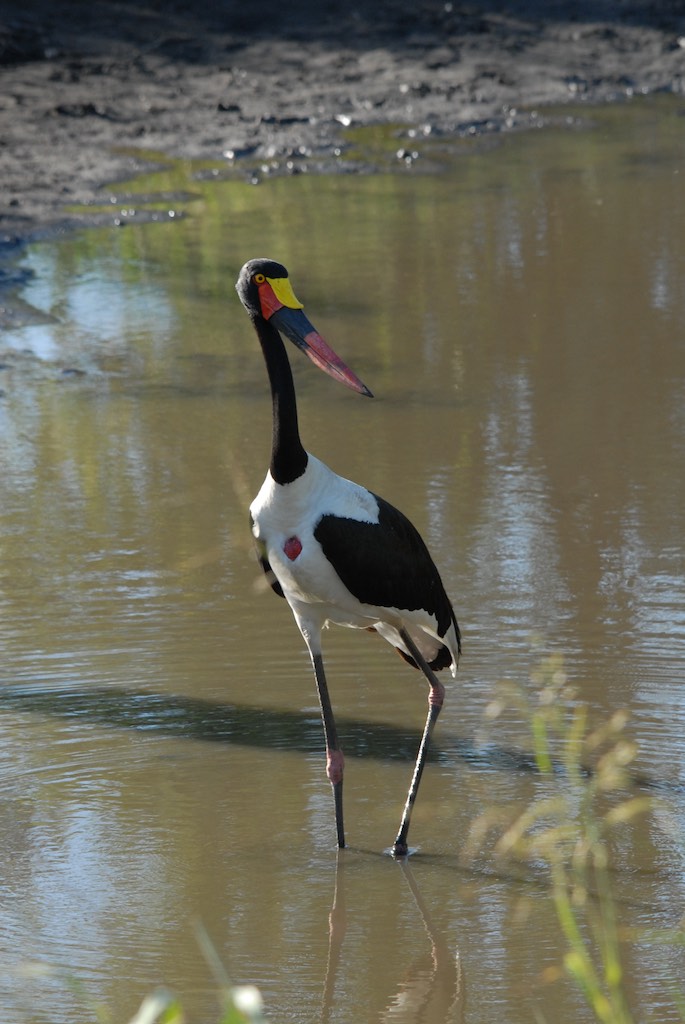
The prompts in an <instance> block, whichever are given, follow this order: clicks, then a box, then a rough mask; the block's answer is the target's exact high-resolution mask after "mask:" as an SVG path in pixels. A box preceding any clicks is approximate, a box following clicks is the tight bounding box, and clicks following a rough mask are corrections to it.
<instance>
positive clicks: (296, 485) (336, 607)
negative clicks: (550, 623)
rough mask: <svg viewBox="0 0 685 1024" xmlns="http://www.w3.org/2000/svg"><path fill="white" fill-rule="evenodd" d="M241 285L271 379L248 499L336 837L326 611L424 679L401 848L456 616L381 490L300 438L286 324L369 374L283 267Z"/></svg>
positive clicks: (314, 354)
mask: <svg viewBox="0 0 685 1024" xmlns="http://www.w3.org/2000/svg"><path fill="white" fill-rule="evenodd" d="M236 289H237V291H238V295H239V296H240V300H241V302H242V304H243V306H244V307H245V309H246V310H247V313H248V315H249V317H250V319H251V320H252V324H253V326H254V329H255V331H256V332H257V337H258V338H259V342H260V344H261V347H262V352H263V354H264V360H265V362H266V369H267V372H268V374H269V382H270V384H271V396H272V403H273V435H272V446H271V463H270V466H269V471H268V473H267V474H266V479H265V480H264V483H263V485H262V488H261V490H260V492H259V494H258V495H257V497H256V498H255V500H254V501H253V502H252V505H251V506H250V519H251V524H252V533H253V535H254V538H255V541H256V544H257V551H258V557H259V560H260V562H261V565H262V568H263V569H264V571H265V573H266V574H267V577H268V579H269V581H270V583H271V586H272V588H273V589H274V590H275V592H276V593H277V594H279V595H280V596H281V597H285V599H286V600H287V602H288V604H289V605H290V607H291V609H292V612H293V615H294V616H295V621H296V622H297V625H298V626H299V628H300V632H301V633H302V636H303V637H304V640H305V643H306V644H307V647H308V649H309V654H310V657H311V660H312V665H313V668H314V675H315V677H316V685H317V689H318V693H319V701H320V704H321V715H322V718H323V727H324V734H325V741H326V773H327V775H328V778H329V780H330V782H331V785H332V787H333V793H334V797H335V819H336V827H337V838H338V846H339V847H341V848H342V847H344V845H345V832H344V828H343V806H342V783H343V766H344V758H343V753H342V750H341V749H340V744H339V742H338V734H337V731H336V726H335V719H334V716H333V709H332V706H331V701H330V697H329V694H328V686H327V683H326V676H325V673H324V666H323V658H322V653H321V630H322V629H323V627H324V626H325V625H326V624H327V623H328V622H335V623H338V624H339V625H342V626H351V627H353V628H356V629H369V630H371V631H375V632H377V633H380V635H381V636H382V637H383V638H384V639H385V640H387V641H388V642H389V643H391V644H392V645H393V647H395V648H396V649H397V650H398V651H399V653H400V654H401V655H402V656H403V658H404V659H405V660H406V661H408V662H409V664H410V665H413V666H414V668H418V669H420V670H421V671H422V672H423V674H424V675H425V677H426V679H427V680H428V684H429V686H430V691H429V695H428V705H429V707H428V717H427V719H426V725H425V728H424V732H423V737H422V740H421V744H420V747H419V751H418V755H417V758H416V765H415V768H414V774H413V777H412V780H411V784H410V786H409V792H408V794H407V799H406V803H405V806H404V812H403V815H402V821H401V824H400V828H399V831H398V833H397V838H396V839H395V842H394V844H393V847H392V852H393V854H395V855H396V856H404V855H406V854H407V853H408V847H407V835H408V832H409V820H410V816H411V811H412V807H413V805H414V801H415V799H416V794H417V792H418V788H419V782H420V781H421V775H422V773H423V768H424V763H425V759H426V752H427V750H428V745H429V742H430V737H431V733H432V731H433V727H434V725H435V722H436V721H437V718H438V715H439V713H440V709H441V707H442V704H443V699H444V695H445V688H444V686H443V685H442V683H441V682H440V681H439V680H438V678H437V677H436V675H435V671H436V670H438V669H442V668H451V670H452V675H455V674H456V667H457V661H458V658H459V654H460V651H461V638H460V633H459V626H458V625H457V620H456V618H455V615H454V611H453V610H452V605H451V604H450V601H449V598H448V597H447V595H446V593H445V589H444V587H443V585H442V581H441V579H440V575H439V573H438V570H437V569H436V567H435V565H434V563H433V560H432V559H431V557H430V555H429V553H428V550H427V548H426V545H425V544H424V542H423V540H422V539H421V537H420V535H419V533H418V531H417V530H416V529H415V527H414V526H413V525H412V524H411V523H410V522H409V520H408V519H407V518H406V516H404V515H403V514H402V513H401V512H399V511H398V510H397V509H396V508H393V506H392V505H390V504H389V503H388V502H387V501H384V500H383V498H379V497H378V496H377V495H376V494H373V493H372V492H371V491H368V490H367V489H366V488H365V487H361V486H360V485H359V484H355V483H352V481H350V480H346V479H344V478H343V477H340V476H338V475H337V474H336V473H333V472H332V470H330V469H329V468H328V467H327V466H325V465H324V464H323V463H322V462H320V461H319V460H318V459H317V458H315V457H314V456H313V455H310V454H309V453H308V452H306V451H305V449H304V447H303V446H302V442H301V440H300V434H299V429H298V422H297V404H296V400H295V387H294V384H293V378H292V373H291V370H290V363H289V361H288V356H287V353H286V351H285V345H284V344H283V341H282V338H281V334H283V335H285V336H286V337H287V338H289V339H290V341H292V342H294V343H295V345H296V346H297V347H298V348H299V349H301V350H302V351H303V352H304V353H305V354H306V355H307V356H309V358H310V359H311V361H312V362H313V363H314V365H315V366H318V367H319V369H321V370H323V371H324V372H325V373H327V374H329V375H330V376H331V377H333V378H334V379H335V380H338V381H340V382H341V383H342V384H346V385H347V387H349V388H352V390H353V391H356V392H358V393H359V394H361V395H366V396H368V397H372V395H371V392H370V391H369V389H368V388H367V387H366V385H365V384H362V382H361V381H360V380H359V378H358V377H357V376H356V374H354V373H353V372H352V370H350V369H349V368H348V367H347V366H345V364H344V363H343V361H342V360H341V359H340V358H339V357H338V356H337V355H336V354H335V352H333V350H332V349H331V348H330V347H329V346H328V345H327V344H326V342H325V341H324V339H323V338H322V337H321V335H320V334H318V333H317V331H316V330H315V329H314V327H313V326H312V325H311V323H310V322H309V320H308V319H307V317H306V316H305V314H304V313H303V312H302V303H300V302H298V300H297V299H296V298H295V295H294V292H293V289H292V286H291V284H290V280H289V278H288V271H287V270H286V269H285V267H284V266H282V265H281V264H280V263H276V262H275V261H274V260H269V259H253V260H249V262H247V263H246V264H245V266H244V267H243V268H242V270H241V271H240V275H239V277H238V281H237V284H236Z"/></svg>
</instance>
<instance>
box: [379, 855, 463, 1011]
mask: <svg viewBox="0 0 685 1024" xmlns="http://www.w3.org/2000/svg"><path fill="white" fill-rule="evenodd" d="M401 867H402V870H403V871H404V876H405V878H406V880H407V884H408V885H409V888H410V890H411V894H412V896H413V897H414V902H415V903H416V906H417V908H418V911H419V913H420V914H421V919H422V921H423V925H424V928H425V929H426V934H427V935H428V938H429V940H430V944H431V949H430V960H429V958H428V955H425V956H424V957H423V958H422V960H421V961H420V962H421V963H424V962H425V966H424V967H419V965H418V964H415V965H414V967H413V970H412V971H411V973H410V974H409V975H408V977H407V979H406V980H405V981H404V982H403V983H402V985H401V986H400V988H399V990H398V991H397V993H396V994H395V995H394V996H393V997H392V999H391V1000H390V1002H389V1003H388V1008H387V1010H386V1011H385V1013H383V1014H382V1016H381V1018H380V1019H381V1021H382V1022H383V1024H417V1022H419V1021H425V1022H426V1024H428V1022H430V1024H443V1022H444V1024H457V1022H458V1021H462V1020H463V1019H464V1011H465V995H464V979H463V975H462V969H461V960H460V957H459V951H458V950H457V951H456V952H454V951H452V950H450V948H449V946H448V945H447V941H446V939H445V936H444V935H443V933H442V932H441V931H440V929H439V928H438V927H437V926H436V925H435V923H434V921H433V919H432V918H431V915H430V913H429V911H428V908H427V906H426V904H425V902H424V900H423V898H422V896H421V893H420V891H419V887H418V885H417V884H416V879H415V878H414V876H413V874H412V872H411V870H410V868H409V864H408V863H407V862H406V861H402V863H401Z"/></svg>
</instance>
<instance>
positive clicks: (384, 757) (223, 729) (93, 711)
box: [0, 686, 685, 796]
mask: <svg viewBox="0 0 685 1024" xmlns="http://www.w3.org/2000/svg"><path fill="white" fill-rule="evenodd" d="M3 711H6V712H9V711H13V712H17V711H19V712H24V713H29V714H38V715H47V716H50V717H53V718H62V719H65V720H68V721H76V720H78V719H82V720H83V721H85V722H88V723H92V724H98V725H105V726H112V727H114V728H119V729H131V730H135V731H138V732H154V733H157V734H159V735H163V736H173V737H175V738H183V739H190V740H198V741H202V742H206V743H232V744H236V745H238V746H249V747H257V748H264V749H270V750H283V749H286V750H294V751H298V752H299V753H309V752H311V751H312V750H316V749H317V748H319V747H321V746H322V742H323V741H322V735H321V722H320V719H319V716H318V714H316V715H315V714H312V713H311V712H308V711H301V712H298V711H288V710H284V709H280V708H279V709H274V708H264V707H257V706H253V705H247V704H219V703H215V702H213V701H208V700H203V699H202V698H198V697H187V696H180V695H170V694H162V693H154V692H150V691H147V690H136V689H133V688H130V687H129V688H117V689H106V688H103V687H100V688H94V689H87V690H86V689H82V690H79V689H71V688H69V687H60V688H56V689H53V688H51V689H43V690H38V689H33V688H27V687H15V686H10V687H7V688H5V689H3V690H2V691H0V713H2V712H3ZM339 728H340V733H341V735H342V737H343V746H344V749H345V754H346V755H347V756H351V757H366V758H376V759H378V760H381V761H392V760H402V761H405V760H411V759H413V757H414V756H415V754H416V749H417V747H418V744H419V743H420V741H421V730H419V729H410V728H406V729H405V728H403V729H398V728H396V727H395V726H392V725H388V724H386V723H382V722H369V721H363V720H360V719H351V718H342V717H341V718H340V719H339ZM450 758H458V759H459V760H460V761H462V762H463V763H464V764H466V765H467V766H468V767H470V768H472V769H474V770H477V771H500V772H509V773H514V772H525V773H530V774H538V772H539V768H538V765H537V762H536V760H535V757H534V755H533V754H530V753H527V752H526V751H523V750H518V749H515V748H511V747H502V746H499V745H496V744H492V743H488V744H483V745H477V744H476V743H475V742H474V741H473V740H471V739H468V738H466V737H463V736H457V735H456V734H454V733H452V734H450V735H447V736H445V735H444V734H443V736H442V737H441V738H440V739H439V740H438V741H436V742H434V743H433V744H432V746H431V749H430V751H429V755H428V760H429V761H433V762H445V761H447V760H449V759H450ZM554 770H555V771H556V773H557V774H559V775H563V774H564V766H563V764H561V762H557V763H555V764H554ZM584 771H585V774H586V776H587V777H590V776H591V775H592V774H593V770H592V768H591V767H586V768H585V769H584ZM631 783H632V785H633V787H640V788H644V789H649V790H654V791H657V792H664V793H670V794H674V795H680V796H685V787H683V786H682V785H680V784H678V783H675V782H672V781H670V780H668V779H659V778H651V777H649V776H647V775H644V774H641V773H640V774H633V775H632V776H631Z"/></svg>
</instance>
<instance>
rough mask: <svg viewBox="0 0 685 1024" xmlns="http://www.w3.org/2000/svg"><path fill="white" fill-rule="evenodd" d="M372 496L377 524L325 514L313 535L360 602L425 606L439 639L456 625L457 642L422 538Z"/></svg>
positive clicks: (449, 610)
mask: <svg viewBox="0 0 685 1024" xmlns="http://www.w3.org/2000/svg"><path fill="white" fill-rule="evenodd" d="M374 497H375V498H376V501H377V502H378V509H379V519H378V523H363V522H359V520H356V519H343V518H341V517H339V516H335V515H325V516H322V518H321V519H320V520H319V522H318V524H317V526H316V529H315V530H314V536H315V537H316V539H317V540H318V542H319V543H320V544H321V547H322V548H323V551H324V554H325V556H326V558H327V559H328V561H329V562H330V563H331V565H333V567H334V568H335V571H336V572H337V574H338V576H339V577H340V579H341V580H342V582H343V583H344V584H345V586H346V587H347V589H348V590H349V591H350V593H352V594H354V595H355V597H357V598H358V599H359V600H360V601H362V602H364V603H365V604H374V605H379V606H380V607H383V608H399V609H403V608H404V609H406V610H407V611H415V610H416V609H419V608H422V609H424V610H425V611H427V612H428V613H429V614H431V615H434V616H435V618H436V620H437V623H438V632H439V634H440V635H441V636H444V635H445V633H446V632H447V630H448V629H449V628H450V625H451V624H452V623H454V627H455V630H456V634H457V641H459V640H460V633H459V626H458V624H457V620H456V618H455V615H454V611H453V609H452V605H451V603H450V600H449V598H448V596H447V594H446V593H445V588H444V587H443V585H442V580H441V579H440V574H439V573H438V570H437V569H436V567H435V563H434V562H433V559H432V558H431V556H430V554H429V552H428V548H427V547H426V545H425V544H424V542H423V539H422V537H421V534H420V533H419V532H418V530H417V529H416V527H415V526H414V525H413V523H411V522H410V520H409V519H407V517H406V516H405V515H404V514H403V513H402V512H400V511H399V509H396V508H395V507H394V506H393V505H391V504H390V503H389V502H387V501H385V500H384V499H383V498H379V497H378V495H374ZM450 660H451V658H450ZM448 663H449V662H448Z"/></svg>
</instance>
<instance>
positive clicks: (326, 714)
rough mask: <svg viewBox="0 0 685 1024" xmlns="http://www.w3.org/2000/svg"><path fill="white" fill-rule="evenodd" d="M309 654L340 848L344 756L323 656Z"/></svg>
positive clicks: (341, 837) (341, 843) (343, 836)
mask: <svg viewBox="0 0 685 1024" xmlns="http://www.w3.org/2000/svg"><path fill="white" fill-rule="evenodd" d="M311 656H312V665H313V666H314V675H315V676H316V688H317V690H318V691H319V703H320V704H321V718H322V719H323V731H324V736H325V738H326V774H327V776H328V779H329V781H330V783H331V786H332V787H333V797H334V799H335V827H336V830H337V833H338V846H339V848H340V849H341V850H342V849H343V848H344V846H345V829H344V826H343V771H344V768H345V758H344V757H343V752H342V750H341V749H340V743H339V742H338V730H337V729H336V726H335V718H334V717H333V708H332V706H331V699H330V697H329V695H328V684H327V682H326V673H325V672H324V670H323V658H322V656H321V654H320V653H314V652H313V651H312V652H311Z"/></svg>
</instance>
